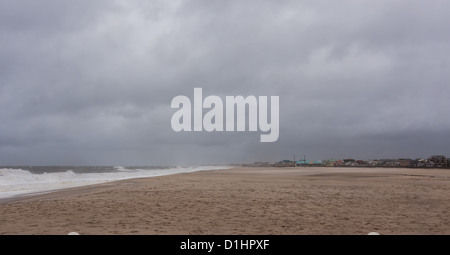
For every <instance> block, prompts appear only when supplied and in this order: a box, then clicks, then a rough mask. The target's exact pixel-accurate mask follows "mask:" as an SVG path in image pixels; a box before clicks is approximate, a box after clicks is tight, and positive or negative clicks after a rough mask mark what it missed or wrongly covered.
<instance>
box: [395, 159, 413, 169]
mask: <svg viewBox="0 0 450 255" xmlns="http://www.w3.org/2000/svg"><path fill="white" fill-rule="evenodd" d="M397 161H398V164H399V166H400V167H412V166H413V160H412V159H410V158H400V159H398V160H397Z"/></svg>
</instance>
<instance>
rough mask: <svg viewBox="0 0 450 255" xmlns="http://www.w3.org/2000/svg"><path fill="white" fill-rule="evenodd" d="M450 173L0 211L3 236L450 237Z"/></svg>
mask: <svg viewBox="0 0 450 255" xmlns="http://www.w3.org/2000/svg"><path fill="white" fill-rule="evenodd" d="M448 194H450V171H449V170H446V169H442V170H440V169H398V168H378V169H373V168H370V169H367V168H360V169H358V168H322V167H321V168H264V167H263V168H253V167H251V168H250V167H249V168H231V169H225V170H202V171H198V172H192V173H179V174H174V175H167V176H159V177H149V178H137V179H127V180H120V181H114V182H110V183H102V184H95V185H89V186H83V187H75V188H69V189H66V190H57V191H55V192H51V193H46V194H38V195H33V196H27V197H25V198H20V199H18V200H17V199H15V200H14V201H8V202H2V203H0V215H2V216H3V217H2V219H0V234H3V235H5V234H7V235H8V234H57V235H59V234H63V235H64V234H67V233H69V232H73V231H75V232H78V233H80V234H94V235H96V234H107V235H109V234H111V235H114V234H149V235H156V234H163V235H166V234H213V235H214V234H225V235H228V234H250V235H251V234H253V235H255V234H256V235H258V234H294V235H303V234H308V235H309V234H313V235H315V234H319V235H321V234H331V235H335V234H338V235H339V234H363V235H365V234H367V233H369V232H379V233H380V234H394V235H395V234H450V227H447V226H450V198H449V197H448Z"/></svg>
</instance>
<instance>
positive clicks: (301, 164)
mask: <svg viewBox="0 0 450 255" xmlns="http://www.w3.org/2000/svg"><path fill="white" fill-rule="evenodd" d="M295 164H296V166H309V165H310V162H309V161H308V160H299V161H297V162H295Z"/></svg>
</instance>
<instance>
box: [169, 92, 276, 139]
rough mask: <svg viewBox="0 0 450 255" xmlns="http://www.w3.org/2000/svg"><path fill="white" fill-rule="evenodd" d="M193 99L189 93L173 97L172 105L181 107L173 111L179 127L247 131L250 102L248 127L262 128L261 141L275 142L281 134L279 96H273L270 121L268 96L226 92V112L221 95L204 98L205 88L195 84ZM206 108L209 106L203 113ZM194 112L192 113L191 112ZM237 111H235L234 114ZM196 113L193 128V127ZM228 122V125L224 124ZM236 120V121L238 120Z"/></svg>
mask: <svg viewBox="0 0 450 255" xmlns="http://www.w3.org/2000/svg"><path fill="white" fill-rule="evenodd" d="M193 101H194V103H193V106H192V103H191V99H190V98H189V97H187V96H183V95H179V96H176V97H174V98H173V99H172V103H171V108H172V109H179V110H178V111H176V112H175V113H174V114H173V115H172V120H171V125H172V129H173V130H174V131H175V132H180V131H192V130H193V131H194V132H200V131H203V130H204V131H207V132H213V131H219V132H220V131H224V130H225V131H235V129H236V131H247V130H246V124H247V121H246V119H247V118H246V117H247V116H246V108H247V106H248V131H258V127H259V130H260V131H261V132H262V134H261V135H260V142H275V141H277V140H278V137H279V132H280V131H279V120H280V117H279V108H280V106H279V104H280V102H279V97H278V96H271V97H270V122H269V115H268V108H269V107H268V100H267V96H259V97H258V98H257V97H255V96H252V95H250V96H247V97H245V98H244V97H243V96H240V95H239V96H226V97H225V116H224V104H223V101H222V98H220V97H218V96H214V95H211V96H207V97H206V98H205V99H203V91H202V88H194V99H193ZM203 109H210V110H209V111H208V112H206V113H205V114H203ZM192 112H193V114H192ZM235 112H236V115H235ZM192 117H193V128H192ZM224 122H225V125H224ZM235 122H236V123H235Z"/></svg>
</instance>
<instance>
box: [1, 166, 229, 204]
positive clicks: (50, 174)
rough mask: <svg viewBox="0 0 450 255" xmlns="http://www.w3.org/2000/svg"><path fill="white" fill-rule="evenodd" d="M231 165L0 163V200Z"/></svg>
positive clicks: (215, 168) (225, 167)
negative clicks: (30, 164) (171, 165)
mask: <svg viewBox="0 0 450 255" xmlns="http://www.w3.org/2000/svg"><path fill="white" fill-rule="evenodd" d="M229 168H231V167H230V166H186V167H181V166H176V167H168V166H139V167H137V166H126V167H123V166H28V167H1V166H0V199H4V198H11V197H15V196H24V195H28V194H35V193H45V192H50V191H54V190H58V189H65V188H72V187H79V186H86V185H91V184H98V183H106V182H111V181H118V180H125V179H131V178H141V177H154V176H162V175H170V174H177V173H188V172H195V171H202V170H218V169H229Z"/></svg>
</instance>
